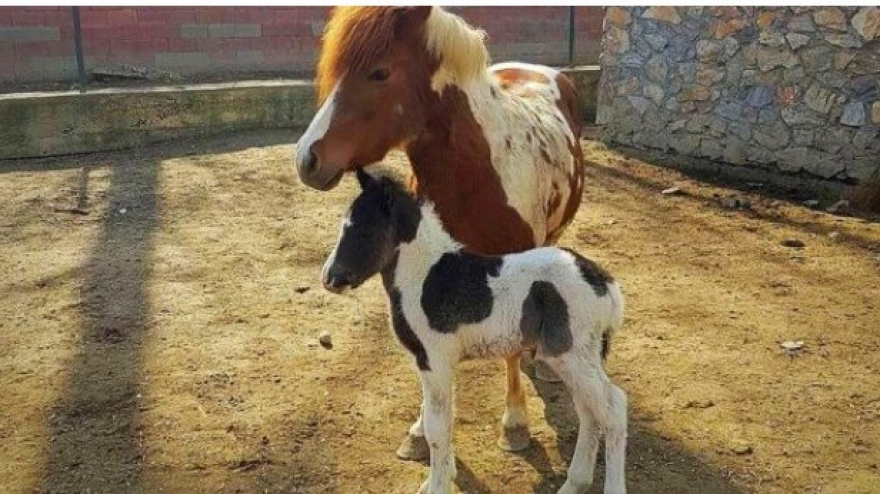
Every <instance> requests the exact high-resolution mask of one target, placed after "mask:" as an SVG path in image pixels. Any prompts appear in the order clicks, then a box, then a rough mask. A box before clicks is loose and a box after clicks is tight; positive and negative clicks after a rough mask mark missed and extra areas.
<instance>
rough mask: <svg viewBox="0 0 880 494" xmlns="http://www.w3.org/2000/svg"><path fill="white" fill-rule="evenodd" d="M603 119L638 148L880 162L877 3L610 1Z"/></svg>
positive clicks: (825, 170) (862, 175)
mask: <svg viewBox="0 0 880 494" xmlns="http://www.w3.org/2000/svg"><path fill="white" fill-rule="evenodd" d="M601 66H602V78H601V83H600V87H599V95H598V123H599V124H600V125H602V136H603V139H604V140H605V141H607V142H609V143H620V144H626V145H631V146H637V147H642V148H654V149H662V150H673V151H677V152H679V153H681V154H685V155H689V156H695V157H700V158H709V159H712V160H717V161H723V162H726V163H728V164H731V165H748V166H755V167H762V168H766V169H769V170H774V171H776V172H784V173H807V174H810V175H812V176H817V177H822V178H826V179H837V180H847V181H850V180H852V181H859V180H864V179H866V178H869V177H870V176H872V174H874V173H880V9H878V8H876V7H861V8H860V7H841V8H837V7H829V8H822V7H794V8H785V7H770V8H754V7H706V8H703V7H650V8H646V7H625V8H609V9H608V12H607V17H606V22H605V28H604V37H603V52H602V55H601Z"/></svg>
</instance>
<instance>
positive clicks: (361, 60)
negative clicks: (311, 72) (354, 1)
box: [316, 7, 431, 104]
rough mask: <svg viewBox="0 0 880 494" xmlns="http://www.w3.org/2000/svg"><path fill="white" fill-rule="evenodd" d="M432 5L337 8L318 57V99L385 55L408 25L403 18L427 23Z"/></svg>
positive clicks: (325, 31) (326, 28)
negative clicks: (344, 78) (350, 73)
mask: <svg viewBox="0 0 880 494" xmlns="http://www.w3.org/2000/svg"><path fill="white" fill-rule="evenodd" d="M430 13H431V8H430V7H336V8H334V9H333V12H332V13H331V14H330V20H329V21H328V22H327V26H326V27H325V29H324V38H323V40H322V42H321V55H320V59H319V60H318V69H317V77H316V80H317V86H318V102H319V104H320V103H323V102H324V100H325V99H326V98H327V95H329V94H330V91H332V90H333V86H335V85H336V82H337V81H338V80H339V79H340V78H341V77H343V76H345V75H346V74H347V73H349V72H358V71H361V70H366V69H367V68H368V67H369V66H370V65H372V64H374V63H376V61H378V60H379V59H380V58H382V57H383V56H385V55H386V54H387V53H388V52H389V51H390V50H391V48H392V46H394V42H395V41H396V40H397V37H398V36H399V34H400V31H401V29H403V28H404V26H403V21H405V20H410V21H411V22H414V23H416V22H420V23H421V24H424V22H425V20H426V19H427V18H428V15H429V14H430Z"/></svg>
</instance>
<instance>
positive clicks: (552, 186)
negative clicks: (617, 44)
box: [295, 7, 583, 458]
mask: <svg viewBox="0 0 880 494" xmlns="http://www.w3.org/2000/svg"><path fill="white" fill-rule="evenodd" d="M484 37H485V33H484V32H483V31H481V30H476V29H473V28H472V27H470V26H469V25H468V24H467V23H465V22H464V21H463V20H462V19H461V18H459V17H458V16H456V15H453V14H451V13H449V12H446V11H444V10H443V9H441V8H439V7H339V8H336V9H334V11H333V13H332V15H331V18H330V20H329V22H328V24H327V27H326V30H325V34H324V39H323V46H322V49H321V56H320V61H319V63H318V75H317V86H318V97H319V103H320V108H319V110H318V112H317V114H316V115H315V117H314V119H313V120H312V122H311V124H310V125H309V127H308V129H307V130H306V131H305V133H304V134H303V135H302V137H301V138H300V140H299V142H298V144H297V149H296V157H295V160H296V166H297V169H298V171H299V176H300V179H301V180H302V182H303V183H305V184H306V185H308V186H310V187H312V188H315V189H319V190H329V189H332V188H334V187H335V186H336V185H337V184H338V183H339V181H340V179H341V177H342V175H343V173H344V172H346V171H351V170H354V169H356V168H359V167H362V166H365V165H368V164H371V163H374V162H376V161H379V160H381V159H382V158H383V157H384V156H385V155H386V154H387V153H388V152H389V151H390V150H391V149H395V148H396V149H402V150H404V151H405V152H406V154H407V156H408V157H409V160H410V163H411V165H412V169H413V173H414V177H413V179H412V181H411V187H412V188H413V190H414V191H415V192H416V193H417V194H423V195H425V196H427V197H428V198H429V199H430V200H431V201H432V202H433V203H434V204H435V207H436V210H437V213H438V214H439V216H440V219H441V221H442V222H443V224H444V226H445V227H446V229H447V230H448V231H449V233H450V234H451V235H452V236H453V238H455V239H456V240H457V241H458V242H460V243H462V244H463V245H464V246H466V247H467V248H468V249H469V250H472V251H475V252H477V253H481V254H506V253H512V252H519V251H523V250H526V249H529V248H532V247H535V246H541V245H549V244H553V243H555V242H556V240H557V239H558V238H559V237H560V235H561V234H562V232H563V231H564V230H565V228H566V227H567V226H568V224H569V223H570V222H571V220H572V218H573V217H574V214H575V212H576V211H577V208H578V206H579V205H580V201H581V193H582V188H583V156H582V154H581V148H580V144H579V137H580V130H581V125H580V121H581V117H580V114H579V109H578V102H577V95H576V92H575V89H574V85H573V84H572V82H571V80H570V79H568V78H567V77H566V76H565V75H564V74H561V73H560V72H558V71H556V70H554V69H552V68H549V67H544V66H539V65H529V64H521V63H505V64H499V65H494V66H492V67H488V63H489V54H488V51H487V50H486V46H485V44H484ZM519 360H520V356H519V354H514V355H510V356H508V357H507V358H506V363H507V409H506V411H505V413H504V418H503V420H502V425H503V428H502V434H501V438H500V439H499V445H500V446H501V447H502V448H504V449H507V450H512V451H515V450H520V449H524V448H526V447H527V446H528V444H529V433H528V422H527V418H526V409H525V405H526V402H525V391H524V389H523V387H522V384H521V381H520V374H519ZM421 423H422V420H421V416H420V417H419V420H418V421H417V422H416V424H414V425H413V427H412V428H411V429H410V435H409V437H408V438H407V440H406V441H405V442H404V444H403V445H402V446H401V448H400V450H398V455H399V456H401V457H403V458H420V457H422V458H423V457H424V456H425V455H426V454H427V444H426V443H425V441H424V433H423V430H422V427H421Z"/></svg>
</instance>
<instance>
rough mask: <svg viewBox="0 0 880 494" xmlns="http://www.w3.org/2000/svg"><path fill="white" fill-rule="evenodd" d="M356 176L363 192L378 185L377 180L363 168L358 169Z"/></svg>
mask: <svg viewBox="0 0 880 494" xmlns="http://www.w3.org/2000/svg"><path fill="white" fill-rule="evenodd" d="M355 174H356V176H357V180H358V183H359V184H361V190H367V189H368V188H369V187H370V186H372V185H373V184H375V183H376V179H375V178H373V177H372V176H371V175H370V174H369V173H367V172H365V171H364V169H363V168H358V169H357V171H356V172H355Z"/></svg>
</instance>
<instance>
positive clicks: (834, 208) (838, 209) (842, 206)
mask: <svg viewBox="0 0 880 494" xmlns="http://www.w3.org/2000/svg"><path fill="white" fill-rule="evenodd" d="M847 209H849V201H847V200H846V199H842V200H840V201H837V202H835V203H834V204H832V205H830V206H828V207H827V208H825V211H828V212H829V213H831V214H836V213H843V212H845V211H846V210H847Z"/></svg>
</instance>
